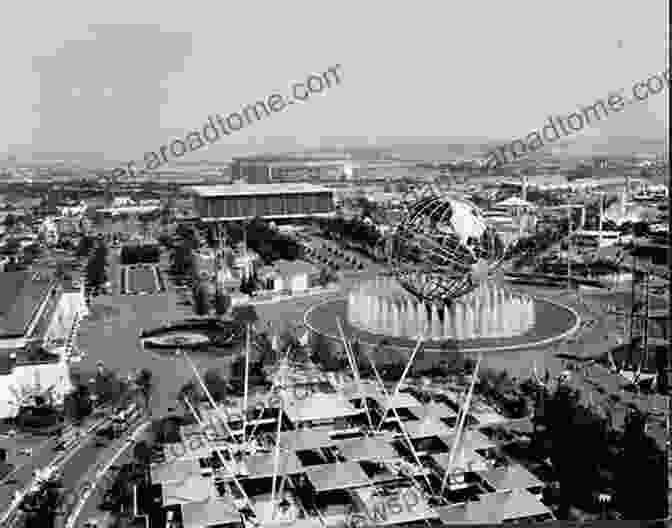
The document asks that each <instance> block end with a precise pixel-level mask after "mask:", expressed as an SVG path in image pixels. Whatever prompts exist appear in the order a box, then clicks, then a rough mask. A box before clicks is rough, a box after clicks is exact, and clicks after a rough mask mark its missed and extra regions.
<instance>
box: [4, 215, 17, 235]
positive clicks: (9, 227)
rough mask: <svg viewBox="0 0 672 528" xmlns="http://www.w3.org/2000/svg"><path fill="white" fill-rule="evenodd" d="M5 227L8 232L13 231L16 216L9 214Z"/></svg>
mask: <svg viewBox="0 0 672 528" xmlns="http://www.w3.org/2000/svg"><path fill="white" fill-rule="evenodd" d="M4 224H5V227H6V228H7V230H8V231H9V230H12V229H13V228H14V227H15V226H16V216H14V215H13V214H12V213H9V214H8V215H7V216H6V217H5V220H4Z"/></svg>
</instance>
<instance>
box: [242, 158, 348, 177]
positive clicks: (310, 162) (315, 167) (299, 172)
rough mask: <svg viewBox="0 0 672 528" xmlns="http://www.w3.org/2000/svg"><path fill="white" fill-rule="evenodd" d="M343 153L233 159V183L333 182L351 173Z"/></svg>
mask: <svg viewBox="0 0 672 528" xmlns="http://www.w3.org/2000/svg"><path fill="white" fill-rule="evenodd" d="M351 167H352V162H351V160H350V157H349V156H348V155H347V154H346V155H344V154H329V153H315V154H282V155H260V156H248V157H242V158H234V159H233V162H232V164H231V172H232V176H233V179H234V180H243V181H245V182H247V183H250V184H258V183H279V182H286V183H289V182H313V181H337V180H339V179H341V178H342V177H347V175H348V174H349V173H351V172H352V171H351Z"/></svg>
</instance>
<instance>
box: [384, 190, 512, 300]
mask: <svg viewBox="0 0 672 528" xmlns="http://www.w3.org/2000/svg"><path fill="white" fill-rule="evenodd" d="M390 250H391V255H390V256H391V261H392V265H393V268H394V272H395V275H396V277H397V280H398V281H399V283H400V284H401V285H402V286H403V287H404V288H405V289H406V290H408V291H409V292H410V293H412V294H413V295H415V296H416V297H419V298H420V299H423V300H424V301H427V302H430V303H444V304H451V303H452V301H453V300H455V299H457V298H459V297H461V296H463V295H465V294H466V293H468V292H470V291H471V290H473V289H474V288H476V287H477V286H478V285H479V284H480V283H481V282H482V281H483V280H487V278H488V277H489V276H490V275H491V274H492V273H493V272H494V271H495V270H496V269H497V267H498V266H499V264H500V263H501V261H502V258H503V256H504V250H505V245H504V243H503V242H502V240H501V238H500V237H499V235H498V234H497V232H496V230H495V229H494V228H493V227H492V226H491V225H489V224H488V223H487V221H486V220H485V218H484V217H483V214H482V213H481V210H480V209H479V208H478V207H477V206H476V205H474V204H473V203H471V202H469V201H468V200H466V199H464V198H462V197H459V196H456V195H443V196H439V195H436V194H432V195H429V196H423V197H421V198H419V199H418V200H416V201H415V202H413V203H412V204H410V205H409V206H408V208H407V211H406V213H405V215H404V217H403V218H402V220H401V222H400V223H399V226H398V227H397V229H396V232H395V234H394V235H393V237H392V241H391V247H390Z"/></svg>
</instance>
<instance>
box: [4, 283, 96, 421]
mask: <svg viewBox="0 0 672 528" xmlns="http://www.w3.org/2000/svg"><path fill="white" fill-rule="evenodd" d="M0 290H1V291H3V292H4V295H3V297H2V300H1V301H0V419H5V418H9V417H13V416H15V415H16V412H17V411H18V410H19V407H20V401H19V400H20V399H21V398H23V397H26V395H27V394H29V393H30V392H31V391H33V392H34V391H37V392H40V391H42V390H44V389H45V388H47V387H50V386H51V387H52V388H53V392H52V395H53V396H54V397H55V398H56V400H57V401H58V400H59V399H62V398H63V396H64V395H65V394H66V393H67V392H68V391H70V390H71V388H72V386H71V383H70V375H69V368H68V364H67V361H66V358H65V356H64V354H63V348H64V344H65V343H66V342H67V340H68V337H69V336H70V334H71V332H72V329H73V327H74V326H75V322H76V320H77V319H78V318H79V317H81V316H82V315H83V314H85V313H86V311H87V308H86V305H85V303H84V295H83V292H82V289H81V287H78V288H73V287H71V286H70V285H69V284H61V283H59V282H58V281H56V280H55V279H54V278H53V277H52V276H51V274H50V273H46V272H45V273H39V272H27V271H16V272H4V273H0ZM34 346H37V347H38V348H39V347H44V349H45V350H46V352H48V353H47V354H41V355H40V354H37V355H36V354H35V353H31V348H32V347H34Z"/></svg>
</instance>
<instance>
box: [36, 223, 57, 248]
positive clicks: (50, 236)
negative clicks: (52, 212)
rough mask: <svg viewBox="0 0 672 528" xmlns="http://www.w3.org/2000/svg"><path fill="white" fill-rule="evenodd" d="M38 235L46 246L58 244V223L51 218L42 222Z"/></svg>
mask: <svg viewBox="0 0 672 528" xmlns="http://www.w3.org/2000/svg"><path fill="white" fill-rule="evenodd" d="M40 233H41V234H42V235H43V236H44V240H45V242H46V243H47V245H50V246H53V245H56V244H58V223H57V222H56V221H55V220H54V219H53V218H47V219H45V220H44V222H42V225H41V226H40Z"/></svg>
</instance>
